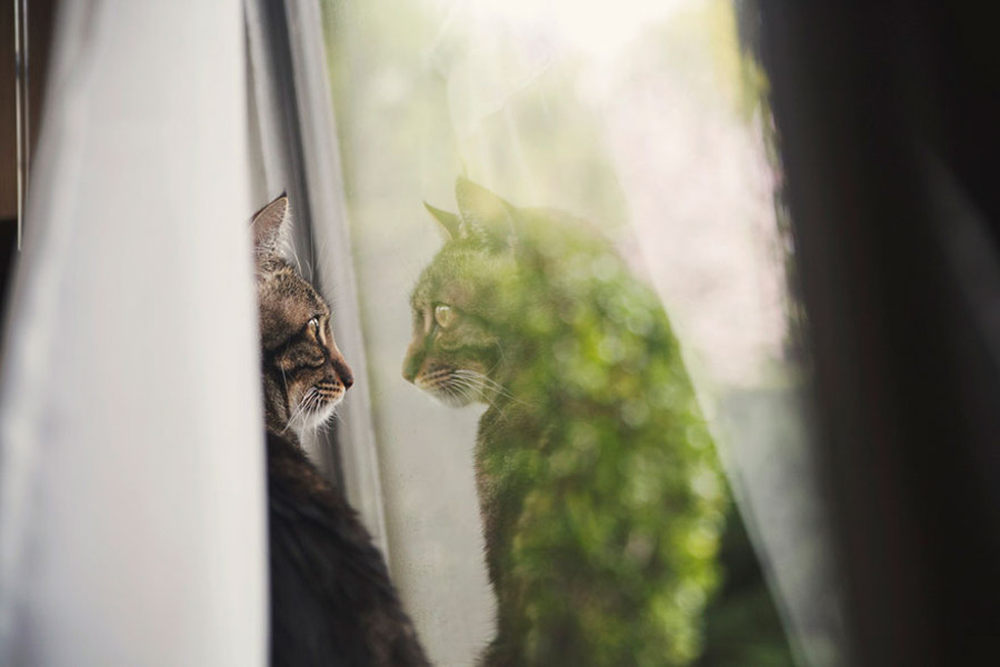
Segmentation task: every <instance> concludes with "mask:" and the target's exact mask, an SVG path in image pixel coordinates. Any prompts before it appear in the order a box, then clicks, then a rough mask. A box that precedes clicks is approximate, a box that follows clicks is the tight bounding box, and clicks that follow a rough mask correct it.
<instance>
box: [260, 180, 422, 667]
mask: <svg viewBox="0 0 1000 667" xmlns="http://www.w3.org/2000/svg"><path fill="white" fill-rule="evenodd" d="M288 225H289V222H288V199H287V198H286V197H285V196H284V195H282V196H281V197H278V198H277V199H275V200H274V201H273V202H271V203H270V204H268V205H267V206H265V207H264V208H263V209H262V210H261V211H259V212H258V213H257V214H256V215H254V217H253V222H252V226H253V234H254V245H255V257H256V262H255V265H256V276H257V295H258V305H259V312H260V334H261V346H262V356H261V359H262V374H263V384H264V401H265V410H264V412H265V418H266V429H267V480H268V526H269V534H270V554H269V556H270V569H271V661H272V663H273V664H275V665H344V666H348V665H350V666H361V665H384V666H386V667H388V666H389V665H402V666H407V665H426V664H428V663H427V660H426V658H425V657H424V653H423V649H422V648H421V646H420V643H419V642H418V640H417V637H416V633H415V632H414V629H413V626H412V624H411V623H410V620H409V618H407V616H406V614H405V613H404V611H403V609H402V606H401V605H400V602H399V599H398V597H397V595H396V591H395V589H394V588H393V586H392V583H391V582H390V580H389V574H388V571H387V569H386V566H385V562H384V561H383V559H382V556H381V554H380V553H379V552H378V550H377V549H376V548H375V546H374V545H373V544H372V541H371V538H370V536H369V535H368V533H367V532H366V531H365V529H364V527H363V526H362V525H361V522H360V521H359V520H358V517H357V514H356V513H355V511H354V510H353V509H352V508H351V507H350V506H349V505H348V504H347V502H346V500H345V499H344V498H343V496H342V495H341V494H340V493H339V492H338V491H336V490H334V489H333V488H332V487H331V486H330V485H329V484H328V483H327V481H326V480H325V479H324V478H323V477H322V475H320V473H319V472H318V471H317V470H316V468H315V467H313V465H312V464H311V463H310V462H309V460H308V459H307V458H306V456H305V453H304V452H303V451H302V448H301V446H300V442H299V434H300V433H301V432H302V431H304V430H305V429H307V428H315V427H317V426H320V425H322V424H323V423H324V422H326V421H327V420H328V419H329V418H330V416H331V415H332V414H333V410H334V407H335V406H336V405H337V403H338V402H340V400H341V399H342V398H343V396H344V393H345V392H346V391H347V390H348V389H349V388H350V386H351V384H352V383H353V378H352V376H351V370H350V368H348V366H347V363H346V362H345V361H344V357H343V356H342V355H341V353H340V351H339V350H338V349H337V345H336V343H335V342H334V339H333V334H332V332H331V329H330V309H329V308H328V307H327V305H326V303H325V302H324V300H323V299H322V297H320V296H319V294H317V293H316V291H315V290H314V289H313V288H312V286H310V285H309V283H307V282H306V281H305V280H303V279H302V278H301V277H300V276H299V274H298V273H296V271H295V269H294V268H292V266H291V264H289V262H288V261H287V260H286V259H285V258H284V257H283V255H282V252H281V248H282V246H283V239H284V236H285V235H286V234H287V232H288Z"/></svg>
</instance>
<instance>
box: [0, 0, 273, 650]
mask: <svg viewBox="0 0 1000 667" xmlns="http://www.w3.org/2000/svg"><path fill="white" fill-rule="evenodd" d="M244 40H245V28H244V21H243V11H242V5H241V3H240V2H239V0H218V1H216V2H211V3H205V2H198V1H196V0H158V1H155V2H154V1H149V2H141V3H139V2H128V1H126V0H117V1H115V0H103V1H99V0H90V1H84V0H75V1H74V2H65V3H62V7H61V11H60V14H59V16H58V17H57V28H56V39H55V40H54V44H55V47H54V49H55V51H54V53H53V60H52V63H53V65H52V71H51V75H50V78H49V82H50V83H49V90H48V91H47V101H46V108H47V111H46V113H45V116H44V118H43V123H42V128H41V134H40V142H39V149H38V151H37V153H36V155H37V159H36V162H35V164H34V168H35V171H34V173H33V178H32V192H31V193H30V200H29V208H28V214H27V219H26V225H25V227H26V236H25V241H24V250H23V252H22V254H21V257H20V263H19V266H18V270H17V275H16V278H15V284H14V290H13V292H12V294H11V307H10V310H9V312H8V317H7V322H6V331H5V347H4V353H3V362H2V369H0V370H2V374H0V663H2V664H51V665H63V664H65V665H89V664H95V665H96V664H101V665H106V664H136V665H137V664H142V665H155V664H163V665H182V664H183V665H197V664H201V665H229V664H231V665H254V664H262V663H263V662H264V661H265V658H266V637H267V634H266V622H267V616H266V560H265V549H264V547H265V527H266V524H265V515H264V486H263V481H264V473H263V458H262V447H261V434H260V424H261V422H262V420H261V415H260V407H259V405H260V396H259V372H258V370H257V363H258V362H257V349H256V348H257V341H256V336H255V322H256V315H255V307H254V300H253V298H254V297H253V288H252V276H251V264H250V246H249V241H248V236H247V234H246V229H245V225H246V221H247V219H248V217H249V214H250V213H251V212H252V210H253V207H254V204H255V203H257V202H251V201H250V196H249V175H248V169H247V160H248V146H247V143H248V139H247V137H248V132H247V95H246V83H245V80H246V62H245V41H244Z"/></svg>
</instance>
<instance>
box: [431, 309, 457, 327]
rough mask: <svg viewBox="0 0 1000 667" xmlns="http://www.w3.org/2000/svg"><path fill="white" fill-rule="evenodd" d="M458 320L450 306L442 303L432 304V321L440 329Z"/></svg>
mask: <svg viewBox="0 0 1000 667" xmlns="http://www.w3.org/2000/svg"><path fill="white" fill-rule="evenodd" d="M456 320H458V313H457V312H455V311H454V310H452V308H451V306H446V305H444V304H441V305H438V306H434V321H435V322H437V323H438V326H440V327H441V328H442V329H447V328H448V327H450V326H451V325H453V324H454V323H455V321H456Z"/></svg>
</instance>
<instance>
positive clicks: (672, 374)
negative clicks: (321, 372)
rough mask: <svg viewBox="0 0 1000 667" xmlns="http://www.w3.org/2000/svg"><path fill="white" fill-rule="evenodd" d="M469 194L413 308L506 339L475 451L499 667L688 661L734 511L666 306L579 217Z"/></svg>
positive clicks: (696, 647)
mask: <svg viewBox="0 0 1000 667" xmlns="http://www.w3.org/2000/svg"><path fill="white" fill-rule="evenodd" d="M457 195H458V196H457V198H458V200H459V207H460V218H461V224H460V225H459V233H458V235H457V237H456V238H453V239H452V240H451V241H449V242H448V243H447V244H446V245H445V247H444V248H443V249H442V251H441V252H440V253H439V255H438V257H437V258H436V259H435V261H434V262H433V263H432V264H431V266H430V267H428V269H427V270H426V271H425V273H424V275H423V277H422V278H421V281H420V283H419V284H418V286H417V289H416V290H415V292H414V306H415V308H417V310H418V311H420V309H421V308H423V307H424V304H425V302H426V303H447V304H448V305H449V306H452V307H454V308H456V309H458V310H460V311H461V312H462V313H464V314H465V315H466V317H468V318H470V319H474V320H476V321H477V322H482V323H484V324H483V326H485V327H487V328H489V329H490V330H491V331H493V332H494V333H495V334H496V335H497V337H496V338H495V339H491V340H492V342H490V343H488V344H485V345H484V346H483V347H482V348H481V355H482V356H483V357H486V356H487V355H489V354H491V353H493V352H495V348H497V347H499V348H500V354H499V356H498V357H497V359H496V360H494V357H490V358H489V363H488V364H487V363H483V364H482V365H483V366H486V367H490V369H491V370H490V373H489V377H490V379H491V380H492V381H493V382H495V383H499V385H502V387H503V390H501V391H494V392H484V394H483V395H482V399H483V400H486V401H487V402H489V403H490V407H489V409H488V410H487V411H486V413H485V414H484V415H483V417H482V420H481V422H480V430H479V436H478V443H477V466H478V477H479V479H478V484H479V492H480V500H481V503H482V506H483V513H484V518H485V524H486V540H487V559H488V562H489V566H490V576H491V580H492V581H493V584H494V587H495V589H496V593H497V597H498V601H499V617H498V625H499V635H498V638H497V640H496V642H495V643H494V645H493V647H492V648H491V651H490V653H489V654H488V660H487V664H524V665H581V664H588V665H626V664H644V665H645V664H648V665H663V664H686V663H688V662H690V661H691V660H693V659H694V658H696V657H697V656H698V655H699V652H700V649H701V643H702V638H701V615H702V610H703V608H704V606H705V604H706V601H707V599H708V598H709V596H710V594H711V592H712V590H713V588H714V587H715V586H716V582H717V579H718V574H717V569H716V552H717V547H718V541H719V534H720V530H721V525H722V520H723V513H724V509H725V504H726V503H725V497H724V496H725V492H724V484H723V482H722V480H721V477H720V475H719V471H718V465H717V461H716V456H715V453H714V449H713V443H712V439H711V437H710V435H709V432H708V429H707V428H706V425H705V422H704V420H703V418H702V416H701V413H700V411H699V408H698V405H697V402H696V400H695V395H694V391H693V389H692V386H691V383H690V381H689V379H688V376H687V373H686V371H685V369H684V366H683V363H682V360H681V356H680V350H679V346H678V343H677V340H676V338H675V337H674V335H673V333H672V332H671V329H670V325H669V323H668V320H667V317H666V315H665V313H664V312H663V309H662V307H661V306H660V303H659V300H658V299H657V297H656V296H655V294H654V293H653V292H652V291H651V290H650V289H649V288H648V287H647V286H646V285H644V284H643V283H641V282H639V281H638V280H637V279H636V278H635V277H634V276H632V274H631V273H630V272H629V270H628V268H627V267H626V266H625V264H624V262H623V261H622V260H621V258H620V257H619V256H618V255H617V254H616V253H615V251H614V250H613V249H612V247H611V245H610V244H609V243H607V242H606V241H605V240H603V239H601V238H600V237H599V236H598V235H597V234H596V233H595V232H594V231H593V230H591V229H590V228H589V227H588V226H587V225H586V224H585V223H583V222H582V221H579V220H575V219H572V218H569V217H567V216H564V215H562V214H559V213H555V212H550V211H544V212H543V211H533V210H525V209H516V208H514V207H512V206H510V205H509V204H506V203H505V202H502V201H501V200H499V199H498V198H496V197H495V196H494V195H492V194H491V193H488V192H487V191H485V190H483V189H481V188H478V186H474V185H473V184H471V183H468V182H467V181H461V180H460V182H459V185H458V188H457ZM456 285H463V286H465V289H463V290H458V291H456V290H455V286H456ZM432 336H433V334H432ZM480 340H484V339H482V338H481V337H480V338H473V337H472V336H471V334H470V337H469V339H468V340H467V341H466V343H467V345H466V347H469V348H476V349H480V348H477V345H479V343H478V342H477V341H480ZM429 354H430V355H431V357H432V360H436V361H437V362H438V363H444V360H447V359H450V358H451V357H448V355H447V353H446V351H443V350H442V351H436V350H435V349H434V343H433V342H432V343H431V344H430V352H429ZM435 355H437V356H435Z"/></svg>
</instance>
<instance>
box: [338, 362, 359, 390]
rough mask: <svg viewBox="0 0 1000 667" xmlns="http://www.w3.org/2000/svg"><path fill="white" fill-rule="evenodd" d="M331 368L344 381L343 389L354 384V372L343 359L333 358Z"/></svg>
mask: <svg viewBox="0 0 1000 667" xmlns="http://www.w3.org/2000/svg"><path fill="white" fill-rule="evenodd" d="M333 370H335V371H337V377H339V378H340V381H341V382H343V383H344V389H350V388H351V385H353V384H354V374H353V373H351V369H350V367H349V366H348V365H347V362H345V361H344V360H343V359H334V360H333Z"/></svg>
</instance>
